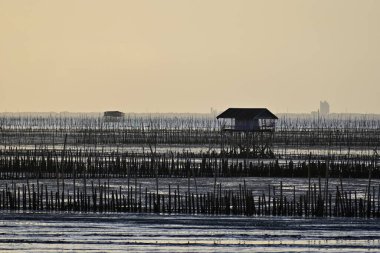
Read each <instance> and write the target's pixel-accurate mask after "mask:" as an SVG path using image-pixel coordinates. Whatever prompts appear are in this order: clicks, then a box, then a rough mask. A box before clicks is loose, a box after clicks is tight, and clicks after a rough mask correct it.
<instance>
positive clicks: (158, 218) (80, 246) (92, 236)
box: [0, 212, 380, 252]
mask: <svg viewBox="0 0 380 253" xmlns="http://www.w3.org/2000/svg"><path fill="white" fill-rule="evenodd" d="M379 232H380V222H379V220H376V219H347V218H334V219H304V218H279V217H260V218H258V217H251V218H246V217H229V216H221V217H212V216H182V215H181V216H179V215H152V214H148V215H140V214H68V213H49V214H46V213H6V212H2V213H0V251H6V252H57V251H58V252H125V251H131V252H168V251H171V252H233V251H239V252H252V251H260V252H262V251H266V252H305V251H308V252H378V251H380V234H379Z"/></svg>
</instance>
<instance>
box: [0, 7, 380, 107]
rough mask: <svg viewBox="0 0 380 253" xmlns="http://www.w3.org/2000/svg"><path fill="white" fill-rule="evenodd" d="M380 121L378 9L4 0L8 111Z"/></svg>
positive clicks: (2, 101)
mask: <svg viewBox="0 0 380 253" xmlns="http://www.w3.org/2000/svg"><path fill="white" fill-rule="evenodd" d="M321 100H327V101H328V102H329V103H330V108H331V111H332V112H351V113H380V1H377V0H372V1H370V0H355V1H353V0H316V1H312V0H288V1H282V0H278V1H273V0H263V1H255V0H228V1H225V0H215V1H214V0H188V1H187V0H135V1H129V0H107V1H106V0H103V1H100V0H64V1H61V0H45V1H42V0H33V1H30V0H0V111H3V112H5V111H7V112H49V111H56V112H60V111H71V112H101V111H105V110H120V111H124V112H209V111H210V108H211V107H213V108H215V109H216V110H218V111H222V110H224V109H226V108H228V107H267V108H269V109H270V110H272V111H273V112H277V113H281V112H289V113H290V112H294V113H304V112H310V111H315V110H317V109H318V107H319V101H321Z"/></svg>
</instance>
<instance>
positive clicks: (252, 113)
mask: <svg viewBox="0 0 380 253" xmlns="http://www.w3.org/2000/svg"><path fill="white" fill-rule="evenodd" d="M216 118H217V119H231V118H234V119H278V118H277V116H276V115H274V114H273V113H271V112H270V111H269V110H268V109H267V108H228V109H227V110H225V111H224V112H222V113H221V114H219V115H218V116H217V117H216Z"/></svg>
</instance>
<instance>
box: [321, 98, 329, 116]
mask: <svg viewBox="0 0 380 253" xmlns="http://www.w3.org/2000/svg"><path fill="white" fill-rule="evenodd" d="M319 113H320V115H322V116H325V115H328V114H329V113H330V105H329V103H327V101H320V102H319Z"/></svg>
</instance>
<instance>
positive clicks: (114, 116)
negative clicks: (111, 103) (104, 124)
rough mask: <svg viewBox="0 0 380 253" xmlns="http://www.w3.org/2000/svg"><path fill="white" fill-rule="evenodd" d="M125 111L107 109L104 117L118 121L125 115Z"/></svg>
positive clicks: (107, 119)
mask: <svg viewBox="0 0 380 253" xmlns="http://www.w3.org/2000/svg"><path fill="white" fill-rule="evenodd" d="M124 115H125V113H123V112H120V111H106V112H104V114H103V117H104V119H105V120H106V121H117V120H119V119H122V118H123V117H124Z"/></svg>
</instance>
